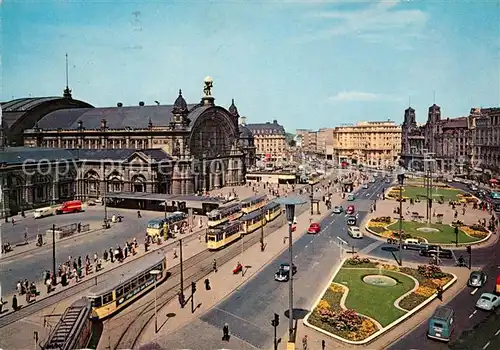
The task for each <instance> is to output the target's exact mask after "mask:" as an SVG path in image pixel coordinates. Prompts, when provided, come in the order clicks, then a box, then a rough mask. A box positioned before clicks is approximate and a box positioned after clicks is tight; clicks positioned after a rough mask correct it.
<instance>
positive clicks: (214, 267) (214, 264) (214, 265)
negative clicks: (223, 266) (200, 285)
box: [212, 259, 217, 272]
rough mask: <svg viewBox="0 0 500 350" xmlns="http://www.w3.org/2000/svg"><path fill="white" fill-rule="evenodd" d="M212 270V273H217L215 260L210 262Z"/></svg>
mask: <svg viewBox="0 0 500 350" xmlns="http://www.w3.org/2000/svg"><path fill="white" fill-rule="evenodd" d="M212 269H213V271H214V272H217V260H215V259H214V261H213V262H212Z"/></svg>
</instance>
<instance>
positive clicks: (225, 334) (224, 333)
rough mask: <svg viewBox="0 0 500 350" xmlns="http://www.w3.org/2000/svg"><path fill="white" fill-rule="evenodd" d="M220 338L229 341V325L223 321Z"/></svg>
mask: <svg viewBox="0 0 500 350" xmlns="http://www.w3.org/2000/svg"><path fill="white" fill-rule="evenodd" d="M222 340H223V341H229V325H228V324H227V323H224V327H222Z"/></svg>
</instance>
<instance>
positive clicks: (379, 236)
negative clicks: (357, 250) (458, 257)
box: [365, 219, 493, 250]
mask: <svg viewBox="0 0 500 350" xmlns="http://www.w3.org/2000/svg"><path fill="white" fill-rule="evenodd" d="M370 220H371V219H370ZM370 220H368V222H370ZM390 225H394V224H390ZM390 225H388V226H390ZM450 227H453V226H452V225H450ZM384 228H387V226H385V227H384ZM365 230H366V231H367V232H368V233H371V234H372V235H374V236H376V237H375V238H376V239H378V240H380V241H385V242H387V238H385V237H383V236H381V235H380V234H379V233H377V232H375V231H373V230H372V229H370V228H369V227H368V223H366V225H365ZM462 232H463V233H464V234H465V235H467V236H469V235H468V234H467V233H465V232H464V231H462ZM488 232H489V233H488V235H487V236H486V237H485V238H483V239H481V240H479V241H475V242H468V243H458V247H457V245H456V244H454V243H450V244H448V243H429V242H428V241H427V240H426V239H425V238H423V240H424V241H426V242H427V244H435V245H439V246H441V247H443V248H448V249H450V250H458V249H460V248H463V247H466V246H469V245H470V246H475V245H479V244H482V243H484V242H486V241H487V240H489V239H490V238H491V236H492V235H493V233H492V232H491V231H490V230H488ZM469 237H471V236H469Z"/></svg>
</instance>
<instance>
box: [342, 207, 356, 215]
mask: <svg viewBox="0 0 500 350" xmlns="http://www.w3.org/2000/svg"><path fill="white" fill-rule="evenodd" d="M355 211H356V209H355V208H354V205H349V206H347V209H346V211H345V213H346V214H347V215H351V214H354V212H355Z"/></svg>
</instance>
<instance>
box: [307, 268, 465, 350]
mask: <svg viewBox="0 0 500 350" xmlns="http://www.w3.org/2000/svg"><path fill="white" fill-rule="evenodd" d="M345 260H347V259H343V260H342V263H341V265H340V266H339V267H338V268H337V269H335V273H334V274H333V276H332V279H331V280H333V279H334V278H335V276H336V275H337V274H338V272H339V271H340V269H341V268H342V266H343V264H344V262H345ZM450 274H451V275H452V276H453V278H452V279H451V281H449V282H448V283H446V284H445V285H444V286H443V291H445V290H447V289H448V288H450V287H451V286H452V285H453V284H454V283H455V282H456V281H457V279H458V278H457V276H456V275H455V274H452V273H450ZM404 275H406V274H404ZM330 284H331V283H329V284H328V285H327V286H326V288H324V289H323V292H322V293H321V294H320V296H319V298H318V300H317V301H316V302H315V303H314V304H313V305H314V307H312V308H311V310H312V311H310V312H309V313H308V314H307V315H306V317H304V320H303V323H304V325H306V326H307V327H309V328H312V329H314V330H316V331H318V332H320V333H323V334H324V335H327V336H329V337H331V338H334V339H336V340H339V341H341V342H343V343H346V344H350V345H365V344H368V343H369V342H371V341H373V340H374V339H375V338H378V337H379V336H381V335H382V334H384V333H385V332H387V331H389V330H390V329H392V328H393V327H395V326H396V325H398V324H399V323H402V322H403V321H405V320H406V319H407V318H409V317H411V316H413V315H414V314H415V313H417V312H418V311H420V310H421V309H423V308H424V307H425V306H427V305H428V304H429V303H431V302H432V301H433V300H434V299H436V298H437V294H433V295H432V296H430V297H429V298H427V299H426V300H424V302H423V303H421V304H419V305H418V306H417V307H415V308H414V309H413V310H411V311H407V313H406V314H405V315H403V316H401V317H400V318H398V319H397V320H395V321H394V322H392V323H390V324H389V325H387V326H386V327H384V328H382V329H379V330H378V331H377V332H375V333H373V334H372V335H370V336H369V337H367V338H366V339H364V340H360V341H352V340H347V339H344V338H342V337H340V336H338V335H336V334H333V333H330V332H328V331H326V330H324V329H322V328H319V327H317V326H314V325H312V324H310V323H309V317H310V316H311V315H312V313H313V312H314V310H315V309H316V307H317V306H318V304H319V302H320V301H321V299H322V298H323V295H324V294H325V292H326V291H327V290H328V288H330ZM417 288H418V286H417ZM411 292H413V289H412V291H411ZM406 294H408V293H405V295H406ZM397 300H399V299H397ZM397 300H396V301H397ZM356 313H357V314H359V313H358V312H356ZM360 315H361V314H360Z"/></svg>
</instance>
